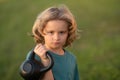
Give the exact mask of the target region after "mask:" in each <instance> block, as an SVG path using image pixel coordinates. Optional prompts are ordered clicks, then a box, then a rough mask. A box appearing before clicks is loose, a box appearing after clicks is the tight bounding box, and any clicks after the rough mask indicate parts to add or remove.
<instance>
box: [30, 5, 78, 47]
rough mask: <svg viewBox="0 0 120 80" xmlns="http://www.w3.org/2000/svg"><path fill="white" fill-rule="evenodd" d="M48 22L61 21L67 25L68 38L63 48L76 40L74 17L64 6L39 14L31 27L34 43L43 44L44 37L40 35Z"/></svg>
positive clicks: (51, 8)
mask: <svg viewBox="0 0 120 80" xmlns="http://www.w3.org/2000/svg"><path fill="white" fill-rule="evenodd" d="M50 20H63V21H66V22H67V23H68V38H67V41H66V43H65V45H64V47H66V46H68V45H71V43H72V42H73V41H74V40H75V39H76V32H77V25H76V21H75V18H74V16H73V15H72V13H71V12H70V10H69V9H68V8H67V7H66V6H65V5H62V6H58V7H50V8H48V9H46V10H44V11H43V12H42V13H40V14H39V15H38V17H37V19H36V21H35V23H34V25H33V28H32V33H33V37H34V39H35V42H36V43H42V44H44V43H45V42H44V37H43V36H42V35H41V34H42V32H43V29H44V27H45V26H46V24H47V22H48V21H50Z"/></svg>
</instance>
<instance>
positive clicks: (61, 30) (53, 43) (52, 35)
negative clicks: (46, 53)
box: [43, 20, 68, 49]
mask: <svg viewBox="0 0 120 80" xmlns="http://www.w3.org/2000/svg"><path fill="white" fill-rule="evenodd" d="M43 37H44V40H45V45H46V47H48V48H50V49H60V48H63V45H64V44H65V43H66V40H67V37H68V24H67V23H66V22H65V21H63V20H51V21H49V22H48V23H47V24H46V26H45V28H44V29H43Z"/></svg>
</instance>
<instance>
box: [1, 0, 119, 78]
mask: <svg viewBox="0 0 120 80" xmlns="http://www.w3.org/2000/svg"><path fill="white" fill-rule="evenodd" d="M59 4H65V5H67V6H68V7H69V9H70V10H71V12H72V13H73V14H74V15H75V18H76V21H77V24H78V28H79V29H80V30H81V33H80V36H81V37H80V39H78V40H76V41H75V42H74V43H73V45H72V46H71V47H68V48H67V49H68V50H70V51H71V52H73V53H74V54H75V55H76V57H77V61H78V68H79V72H80V78H81V80H120V1H119V0H0V80H23V79H22V78H21V77H20V75H19V66H20V64H21V63H22V61H24V59H25V57H26V55H27V53H28V51H29V50H31V48H32V47H33V46H34V45H35V44H34V40H33V38H32V37H30V36H28V33H31V29H32V26H33V23H34V21H35V19H36V17H37V15H38V13H40V12H41V11H43V10H44V9H46V8H48V7H51V6H54V5H59Z"/></svg>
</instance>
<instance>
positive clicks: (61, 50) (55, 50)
mask: <svg viewBox="0 0 120 80" xmlns="http://www.w3.org/2000/svg"><path fill="white" fill-rule="evenodd" d="M50 51H52V52H54V53H55V54H58V55H64V50H63V49H50Z"/></svg>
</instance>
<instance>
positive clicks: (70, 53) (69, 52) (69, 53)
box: [64, 50, 76, 59]
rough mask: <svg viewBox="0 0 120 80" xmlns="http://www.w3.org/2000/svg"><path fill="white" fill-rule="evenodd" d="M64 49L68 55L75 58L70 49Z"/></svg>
mask: <svg viewBox="0 0 120 80" xmlns="http://www.w3.org/2000/svg"><path fill="white" fill-rule="evenodd" d="M64 51H65V53H66V54H67V55H68V56H69V57H72V58H74V59H76V56H75V55H74V54H73V53H72V52H71V51H68V50H64Z"/></svg>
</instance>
